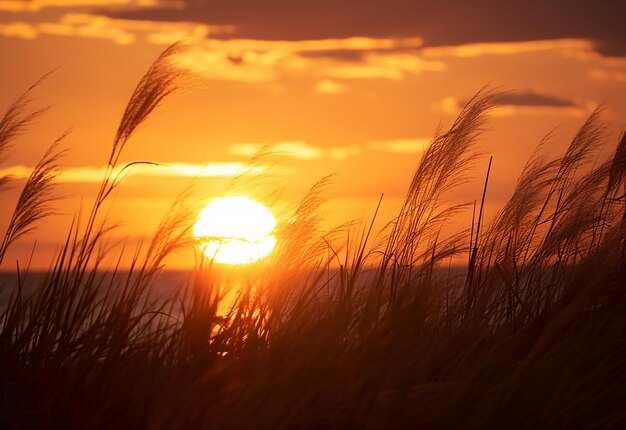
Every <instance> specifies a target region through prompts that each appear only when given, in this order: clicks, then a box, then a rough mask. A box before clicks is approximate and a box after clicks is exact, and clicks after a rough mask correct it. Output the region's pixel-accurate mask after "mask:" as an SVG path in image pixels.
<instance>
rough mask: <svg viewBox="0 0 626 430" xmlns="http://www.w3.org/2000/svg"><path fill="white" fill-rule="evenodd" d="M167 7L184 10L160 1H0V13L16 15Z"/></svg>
mask: <svg viewBox="0 0 626 430" xmlns="http://www.w3.org/2000/svg"><path fill="white" fill-rule="evenodd" d="M94 6H99V7H104V6H107V7H111V6H135V7H156V6H160V7H168V8H176V7H178V8H184V6H185V3H184V2H183V1H162V0H161V1H160V0H0V11H2V12H16V13H29V12H30V13H34V12H39V11H40V10H42V9H47V8H70V7H71V8H80V7H94Z"/></svg>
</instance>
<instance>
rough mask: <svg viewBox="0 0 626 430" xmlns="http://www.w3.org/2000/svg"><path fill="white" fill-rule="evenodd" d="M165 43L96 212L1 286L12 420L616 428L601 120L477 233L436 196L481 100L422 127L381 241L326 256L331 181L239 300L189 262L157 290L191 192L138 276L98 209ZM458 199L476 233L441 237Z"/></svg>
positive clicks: (465, 144) (31, 220) (618, 407)
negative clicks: (421, 146) (434, 130)
mask: <svg viewBox="0 0 626 430" xmlns="http://www.w3.org/2000/svg"><path fill="white" fill-rule="evenodd" d="M178 49H179V47H178V46H177V45H174V46H173V47H171V48H169V49H168V50H166V51H165V52H164V53H163V54H162V55H161V56H160V57H159V58H158V59H157V60H156V61H155V63H154V64H153V65H152V66H151V68H150V69H149V71H148V72H147V74H146V75H145V76H144V77H143V78H142V80H141V81H140V83H139V85H138V86H137V88H136V90H135V92H134V94H133V95H132V97H131V99H130V102H129V104H128V106H127V108H126V110H125V112H124V116H123V118H122V120H121V122H120V126H119V129H118V132H117V134H116V137H115V141H114V143H113V147H112V152H111V156H110V159H109V162H108V170H107V173H106V177H105V178H104V179H103V182H102V186H101V188H100V190H99V192H98V195H97V198H96V201H95V203H94V206H93V209H92V211H91V212H89V213H88V214H86V221H84V222H82V220H81V217H80V216H77V217H76V219H75V222H74V223H73V224H72V225H71V226H70V227H69V232H68V235H67V240H66V242H65V243H64V245H63V247H62V249H61V251H60V253H59V254H58V256H57V257H56V259H55V261H54V262H53V263H52V264H51V268H50V270H49V272H48V273H47V275H46V276H45V279H43V280H42V281H41V282H40V283H39V285H37V286H36V288H35V290H34V291H32V290H30V289H27V288H26V287H25V285H24V281H23V279H24V273H18V274H17V275H16V277H15V279H16V280H15V283H13V284H10V285H4V286H2V288H3V297H4V303H2V307H1V308H0V310H1V313H0V395H1V399H2V401H1V403H0V425H1V426H2V427H3V428H150V429H173V428H216V429H227V428H231V429H241V428H271V429H278V428H289V429H291V428H300V429H305V428H310V429H319V428H341V429H345V428H426V429H435V428H441V429H448V428H469V429H471V428H475V429H484V428H498V429H500V428H528V429H535V428H550V429H557V428H562V429H573V428H585V429H605V428H606V429H608V428H624V427H626V409H625V408H624V399H626V372H625V371H624V366H625V364H626V297H625V293H626V281H625V280H626V270H625V268H626V266H625V264H624V263H625V259H626V240H625V239H626V236H625V233H626V208H625V196H624V194H625V192H626V177H625V173H626V135H624V136H623V137H622V138H621V140H620V141H619V142H618V144H617V147H616V149H615V151H614V153H613V154H612V155H611V156H610V157H608V158H607V159H606V161H604V162H602V163H599V164H595V163H594V160H596V155H597V150H598V149H599V148H600V146H601V145H605V144H606V142H605V134H604V128H603V125H602V121H601V111H599V110H598V111H596V112H594V113H593V114H592V115H591V117H590V118H589V119H588V120H587V121H586V122H585V123H584V124H583V125H582V127H581V128H580V130H579V132H578V133H577V135H576V136H575V137H574V139H573V140H572V142H571V144H570V145H569V148H568V149H567V150H566V152H565V153H564V154H563V155H562V156H561V157H560V158H556V159H549V158H548V157H547V156H546V155H544V152H543V143H542V144H540V145H539V147H538V148H537V150H536V151H535V153H534V154H533V156H532V157H531V159H530V160H529V161H528V163H527V164H526V167H525V168H524V171H523V173H522V175H521V177H520V179H519V181H518V185H517V188H516V189H515V192H514V194H513V196H512V197H511V199H510V201H509V202H508V203H507V204H506V205H505V206H504V208H503V209H502V210H501V211H500V212H499V213H498V214H497V215H496V216H495V217H494V218H493V219H492V220H490V221H489V222H485V221H484V215H483V209H482V205H481V204H480V203H479V204H478V205H474V207H473V208H472V206H471V205H470V206H469V208H467V207H466V206H468V205H458V206H454V205H452V206H450V205H448V204H446V201H447V200H446V199H445V198H444V197H445V194H446V193H447V192H448V191H450V190H451V189H452V188H453V187H455V186H457V185H458V184H459V183H462V182H463V181H464V179H466V174H467V170H468V168H469V167H470V166H471V165H472V164H473V162H474V161H475V160H476V159H477V157H478V156H479V154H478V152H477V149H476V148H477V140H478V138H479V137H480V133H481V131H482V130H483V127H484V123H485V119H486V115H487V113H488V111H489V109H490V108H492V107H493V105H494V100H495V98H496V97H497V96H498V94H497V93H495V92H493V91H490V90H488V89H485V90H482V91H481V92H479V93H478V94H477V95H476V97H475V98H473V99H472V100H471V101H470V102H469V103H468V104H467V106H465V108H464V109H463V111H462V112H461V113H460V115H459V117H458V119H457V120H456V121H455V122H454V124H453V125H452V126H451V127H450V129H449V130H447V131H441V132H439V133H438V134H437V135H436V136H435V138H434V139H433V141H432V144H431V145H430V146H429V147H428V149H427V150H426V151H425V153H424V154H423V156H422V158H421V161H420V162H419V164H418V166H417V169H416V171H415V174H414V176H413V179H412V181H411V183H410V187H409V189H408V191H407V194H406V200H405V203H404V205H403V206H402V209H401V210H400V213H399V214H398V216H397V217H396V218H395V219H394V220H392V221H391V222H390V223H389V225H388V226H387V227H386V228H385V229H384V230H383V231H382V232H381V233H380V234H379V235H374V233H373V232H372V231H371V227H369V226H366V227H365V228H364V229H363V231H362V232H361V233H360V234H359V235H357V237H356V238H355V237H353V235H352V236H350V239H351V240H350V241H346V243H345V244H344V245H339V246H338V245H337V244H341V243H342V240H345V239H342V238H343V237H345V234H344V233H345V230H344V229H337V230H335V231H332V232H330V233H328V234H324V233H322V232H321V230H320V229H319V219H318V217H319V208H320V205H321V204H322V203H323V198H322V195H321V193H322V192H323V187H324V186H325V185H326V183H327V179H323V180H321V181H320V183H318V184H316V185H315V186H314V187H313V188H312V189H311V191H310V192H309V193H308V194H307V195H306V196H305V197H304V199H303V200H302V202H301V204H300V206H299V207H298V208H297V209H296V211H295V212H294V214H293V216H292V217H291V218H290V219H289V221H288V222H287V223H286V224H284V225H282V226H281V227H280V231H278V232H277V234H278V237H279V246H278V248H277V249H276V250H275V251H274V253H273V256H272V257H271V258H270V259H269V260H268V261H266V262H263V263H262V264H261V265H260V266H259V267H258V270H254V271H250V274H249V275H248V276H246V277H245V279H244V281H242V282H241V283H240V284H239V287H237V290H236V291H231V292H230V295H229V294H228V293H229V292H228V285H227V284H226V283H224V282H221V281H220V280H219V279H218V278H217V277H216V276H215V268H214V267H213V266H212V264H211V262H209V261H202V259H199V262H198V264H197V268H196V269H195V270H194V271H192V272H190V273H189V275H188V278H187V279H188V281H187V282H185V283H183V284H182V285H176V286H172V288H171V289H169V290H167V291H165V292H164V291H163V290H160V291H159V293H158V294H156V293H155V292H154V291H153V290H152V289H153V286H154V284H155V282H156V279H157V277H158V276H159V274H160V273H161V272H162V271H163V270H164V264H165V263H164V261H165V259H166V257H167V255H169V254H170V253H171V252H172V251H173V250H175V249H177V248H178V247H181V246H194V244H193V239H192V238H191V235H190V227H191V226H192V225H193V222H194V215H195V214H196V212H195V208H194V207H193V204H192V203H190V202H191V201H192V199H191V198H190V196H191V194H190V193H191V192H190V191H186V192H185V193H184V194H182V195H181V197H180V198H179V199H178V200H177V201H176V202H174V204H173V205H172V209H171V210H170V212H169V213H168V214H167V215H166V217H165V218H164V220H163V222H162V223H161V225H160V226H159V228H158V231H157V232H156V233H155V235H154V238H153V241H152V243H151V244H150V245H149V246H148V247H147V249H146V250H145V252H140V251H137V253H136V254H135V255H134V257H133V258H132V265H131V267H130V269H129V270H126V269H124V270H122V269H121V268H120V266H119V264H121V263H118V266H114V267H109V266H107V267H104V266H103V263H102V261H103V258H104V256H105V252H106V251H105V250H106V249H107V247H106V246H104V241H105V239H106V237H107V234H108V232H109V231H110V229H111V227H112V226H111V225H110V224H109V223H108V222H107V220H106V219H105V218H104V217H103V215H102V212H103V210H102V208H103V206H104V205H105V204H106V202H107V197H108V196H109V195H110V193H111V191H112V190H113V189H114V188H115V187H117V186H118V185H119V184H120V181H121V179H122V177H123V173H124V172H126V171H127V169H131V168H132V164H133V163H131V164H129V165H127V166H126V168H124V169H123V170H122V174H120V175H117V176H116V174H115V173H114V172H119V170H116V169H115V168H116V166H117V165H118V161H119V158H120V154H121V153H122V151H123V149H124V147H125V146H126V145H127V144H128V142H129V139H130V138H131V137H132V135H133V132H134V131H135V130H136V128H137V126H138V125H140V124H141V123H143V122H144V121H145V120H146V118H147V117H148V115H149V114H150V113H151V112H152V111H153V110H154V109H155V108H156V107H157V106H158V105H159V104H160V103H161V102H162V101H163V99H164V98H165V97H166V96H168V95H169V94H171V93H173V92H175V91H176V90H177V88H179V85H180V78H181V75H180V72H179V71H177V69H175V68H174V67H172V66H171V65H170V59H171V56H172V55H173V54H174V53H175V52H176V51H177V50H178ZM31 91H32V89H31V90H29V91H28V92H27V93H26V95H24V96H22V97H21V98H20V99H18V100H17V101H16V103H15V104H13V105H12V106H11V107H10V108H9V110H8V112H7V114H6V115H5V116H4V118H3V119H2V121H1V122H0V156H1V155H2V152H3V151H5V150H6V149H7V148H8V147H9V146H10V145H11V142H12V139H13V138H14V137H15V136H17V135H18V134H20V133H22V132H23V131H24V128H25V127H26V126H28V125H29V123H30V122H31V121H32V120H33V119H35V118H37V117H38V116H40V115H41V114H43V113H44V110H41V109H39V110H37V109H33V108H32V107H31V104H32V102H31V100H30V93H31ZM60 155H61V152H59V149H58V142H55V143H54V144H53V145H52V147H51V149H50V150H49V151H48V152H47V153H46V154H45V155H44V157H43V158H42V160H41V162H40V163H39V164H38V165H37V167H36V168H35V170H34V171H33V173H32V175H31V177H30V178H29V179H28V180H27V181H26V184H25V186H24V190H23V192H22V194H21V197H20V198H19V201H18V203H17V207H16V208H15V210H14V215H13V216H12V218H11V222H10V224H9V226H8V230H7V231H6V233H5V235H4V239H3V241H2V245H1V246H0V261H1V259H2V258H3V256H4V255H5V252H6V250H7V248H8V247H9V246H11V244H12V243H13V242H14V241H15V240H16V239H18V238H19V237H20V236H23V235H24V234H26V233H27V232H29V231H30V230H31V229H32V228H33V227H34V225H35V223H36V222H37V221H39V220H40V219H41V218H43V217H45V216H47V215H49V214H50V213H51V211H52V210H53V209H52V208H53V204H54V202H53V199H54V198H55V194H54V189H53V188H52V187H53V183H54V178H55V177H56V175H58V173H59V172H60V167H59V164H58V158H59V156H60ZM5 182H6V178H0V187H2V185H3V184H5ZM5 209H6V208H5V207H4V206H3V210H5ZM464 209H467V210H473V211H474V214H475V216H474V222H473V224H472V225H471V226H469V228H468V229H467V230H466V231H463V232H460V233H458V234H454V235H450V234H444V233H445V232H446V226H447V222H448V221H449V220H450V219H451V218H452V217H454V215H456V214H457V213H458V212H459V211H461V210H464ZM374 236H376V237H377V239H376V240H375V239H374ZM122 260H123V258H122V256H120V258H119V260H118V261H120V262H121V261H122ZM450 261H457V262H458V261H465V262H466V263H465V264H464V265H463V267H464V269H463V270H462V272H460V271H458V270H456V271H447V270H446V268H447V265H448V264H449V262H450ZM105 270H106V271H108V272H107V274H106V276H103V271H105ZM233 297H234V298H233Z"/></svg>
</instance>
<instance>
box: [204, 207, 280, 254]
mask: <svg viewBox="0 0 626 430" xmlns="http://www.w3.org/2000/svg"><path fill="white" fill-rule="evenodd" d="M275 227H276V219H275V218H274V215H272V213H271V212H270V211H269V210H268V209H267V208H266V207H265V206H263V205H262V204H260V203H258V202H255V201H254V200H251V199H249V198H247V197H241V196H233V197H219V198H216V199H214V200H213V201H211V203H209V204H208V205H207V206H206V207H205V208H204V209H202V211H201V212H200V216H199V217H198V221H197V222H196V224H195V226H194V229H193V232H194V236H195V237H196V239H197V240H198V241H199V243H200V249H201V250H202V252H204V255H206V256H207V257H208V258H210V259H212V260H214V261H216V262H217V263H224V264H250V263H254V262H256V261H259V260H260V259H262V258H264V257H266V256H267V255H268V254H269V253H270V252H272V249H274V245H276V238H275V237H274V235H273V232H274V228H275Z"/></svg>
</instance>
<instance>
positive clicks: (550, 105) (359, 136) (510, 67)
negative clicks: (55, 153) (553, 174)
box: [0, 0, 626, 270]
mask: <svg viewBox="0 0 626 430" xmlns="http://www.w3.org/2000/svg"><path fill="white" fill-rule="evenodd" d="M548 3H549V4H548ZM578 3H579V4H578ZM624 12H626V6H625V5H624V2H623V1H601V2H596V3H592V2H571V1H569V2H565V1H551V2H545V1H535V0H532V1H524V2H521V1H509V2H501V1H495V0H491V1H448V2H435V1H418V0H414V1H409V0H390V1H385V2H382V1H374V0H359V1H356V0H345V1H341V2H337V1H330V0H318V1H309V0H301V1H289V0H268V1H259V0H247V1H246V0H222V1H196V0H185V1H159V0H138V1H131V0H108V1H107V0H33V1H6V0H0V58H2V67H0V108H1V109H3V111H4V109H6V108H7V107H8V105H9V104H10V103H11V102H12V101H13V100H15V98H17V97H18V96H19V95H20V94H21V93H22V92H23V91H24V90H25V89H26V88H28V86H29V85H30V84H32V83H33V82H34V81H36V80H37V79H38V78H39V77H40V76H42V75H44V74H45V73H47V72H49V71H51V70H55V71H54V73H53V74H52V76H51V77H50V78H49V79H47V80H46V81H45V82H44V83H43V84H42V86H41V87H40V88H39V89H38V90H37V93H36V96H37V102H38V103H41V105H51V109H50V111H49V112H48V113H47V114H46V115H45V116H44V117H43V118H42V119H41V120H39V121H38V122H37V124H36V125H34V126H33V127H32V128H31V129H30V130H28V132H27V133H26V134H25V135H24V136H21V137H20V138H19V140H18V141H17V142H16V144H15V146H14V148H13V149H12V151H11V152H10V154H9V157H7V158H6V159H3V160H0V177H2V176H4V175H12V176H13V178H14V186H13V187H12V188H11V189H10V190H9V191H8V192H5V193H3V194H2V195H0V201H1V202H2V206H3V210H2V211H1V213H0V228H2V230H0V231H4V226H5V225H6V222H7V218H8V217H9V213H8V212H9V211H8V210H5V207H12V206H13V205H14V203H15V199H16V198H17V195H18V193H19V190H20V185H21V184H22V183H23V179H24V178H25V177H27V176H28V174H29V172H30V169H31V168H32V166H33V165H34V164H35V163H36V162H37V161H38V159H39V158H40V157H41V156H42V155H43V153H44V151H45V149H46V148H47V146H48V145H49V144H50V143H51V142H52V141H53V140H54V139H55V138H56V137H58V136H59V135H60V134H62V133H63V132H64V131H65V130H66V129H68V128H71V129H72V132H71V134H70V135H69V137H68V138H67V139H66V141H65V145H66V147H67V148H68V149H69V151H68V154H67V155H66V156H65V158H64V159H63V164H64V165H65V166H66V171H65V173H64V174H63V175H62V176H61V177H60V178H59V182H60V183H59V186H58V188H57V192H58V194H59V195H60V196H62V198H61V199H60V200H59V201H58V202H57V206H58V208H59V211H60V214H59V215H56V216H54V217H52V218H50V219H49V220H48V221H47V222H46V223H44V224H42V225H40V226H39V228H38V229H37V231H36V233H35V234H32V235H30V236H28V237H26V238H25V239H24V240H21V241H20V242H19V243H17V244H16V246H15V247H14V249H13V251H12V252H11V253H10V254H9V255H8V256H7V258H5V262H4V266H5V267H3V269H5V270H11V269H12V268H13V267H14V265H15V260H16V259H20V261H21V260H22V259H28V256H29V254H30V250H31V249H32V248H33V245H34V243H35V241H36V247H37V250H38V252H37V254H36V256H35V259H34V260H33V266H34V267H38V268H46V267H47V266H48V264H49V261H50V255H51V254H52V252H54V250H55V249H57V248H58V246H59V243H60V242H61V241H62V240H63V239H64V237H65V235H66V233H67V227H68V224H69V221H71V217H72V215H73V214H74V213H75V212H76V211H77V210H78V209H79V208H80V207H81V205H82V206H86V207H88V205H89V203H90V202H91V201H92V200H93V197H94V192H95V190H96V187H97V183H98V180H99V178H101V177H102V174H103V168H104V165H105V163H106V160H107V158H108V153H109V151H110V145H111V142H112V140H113V137H114V133H115V130H116V127H117V122H118V121H119V118H120V117H121V114H122V112H123V109H124V105H125V103H126V101H127V100H128V98H129V96H130V94H131V93H132V90H133V88H134V85H135V84H136V83H137V81H138V80H139V78H140V77H141V75H142V74H143V73H144V71H145V70H146V69H147V67H148V66H149V65H150V63H151V62H152V61H153V59H154V58H156V56H157V55H158V54H159V52H161V51H162V50H163V49H164V48H165V47H166V46H167V45H169V44H170V43H173V42H175V41H177V40H181V39H183V40H184V41H185V43H186V44H187V46H188V48H187V49H186V50H185V51H184V52H183V53H182V54H181V55H180V56H179V57H178V58H177V64H178V67H181V68H182V69H186V70H189V71H192V72H193V73H194V75H195V76H196V78H195V79H194V82H193V85H190V88H189V89H188V90H186V91H185V92H184V93H183V94H180V95H177V96H175V97H173V98H172V99H169V100H167V101H166V103H165V104H164V105H163V106H162V107H161V108H160V109H159V110H158V111H157V112H156V113H155V114H154V116H153V117H152V118H151V119H150V120H149V121H148V123H147V124H146V125H144V126H142V127H141V129H140V130H139V131H138V133H137V134H136V135H135V136H134V137H133V139H132V141H131V142H130V144H129V146H128V147H127V149H126V150H125V152H124V154H123V161H125V162H130V161H136V160H149V161H152V162H157V163H160V164H162V166H143V167H141V168H138V169H136V170H135V171H134V172H133V173H132V174H131V175H130V176H129V177H128V178H127V180H126V183H125V184H124V186H123V187H122V188H121V189H120V190H119V191H118V192H117V193H116V195H115V196H114V199H115V201H114V208H115V209H111V214H112V216H113V217H114V218H115V219H116V220H118V221H119V222H120V227H119V228H118V229H117V230H116V231H115V232H114V236H113V237H114V238H116V239H119V240H122V239H124V238H126V239H128V240H129V242H130V243H133V244H134V243H138V242H140V241H142V240H145V238H147V237H150V234H151V232H152V231H154V229H155V228H156V226H157V224H158V222H159V220H160V219H161V217H162V216H163V214H164V213H165V211H166V210H167V208H168V207H169V205H170V204H171V202H172V200H173V199H174V198H175V197H176V195H177V194H178V193H179V192H180V191H181V190H182V189H184V188H185V187H186V185H187V184H188V183H189V181H190V180H191V178H193V177H195V176H198V179H197V180H196V182H197V183H196V185H195V186H196V189H197V190H198V191H197V193H198V197H199V198H206V199H210V198H211V197H215V196H219V195H222V194H224V193H225V192H229V190H231V189H232V188H230V187H229V184H231V183H232V180H233V177H235V176H236V175H237V174H239V173H240V172H241V171H242V170H241V169H246V168H247V167H246V166H247V163H248V162H249V160H250V159H251V157H253V156H254V155H255V154H256V153H257V151H258V150H259V149H262V148H264V149H265V150H268V151H270V152H273V153H274V154H273V155H272V156H270V157H268V158H267V159H264V160H262V162H261V164H260V165H257V166H256V167H255V168H254V169H253V170H251V171H250V172H248V175H247V176H248V177H247V180H246V181H245V184H244V185H241V184H239V185H236V187H239V188H238V189H237V191H238V192H241V193H245V194H248V195H249V196H250V197H253V198H257V199H259V200H261V201H263V202H264V203H267V204H268V205H269V206H270V207H271V208H272V209H273V210H274V212H275V213H276V215H277V216H278V217H279V219H280V217H281V216H283V215H284V216H286V214H287V213H288V212H289V208H292V207H293V206H294V205H295V204H297V202H298V201H299V199H300V198H302V196H303V195H304V193H305V192H306V190H307V189H308V188H309V187H310V186H311V185H313V184H314V183H315V182H316V181H317V180H319V179H320V178H322V177H324V176H326V175H329V174H335V176H334V179H333V185H332V186H331V187H329V188H328V189H327V190H326V197H327V198H328V204H327V205H326V208H325V223H326V224H327V226H328V227H332V226H335V225H338V224H341V223H344V222H348V221H350V220H357V221H358V220H362V219H364V218H367V217H370V216H371V215H372V214H373V212H374V210H375V208H376V203H377V201H378V199H379V197H380V195H381V194H382V193H384V194H385V197H384V200H383V207H382V211H381V216H380V219H381V222H384V221H388V220H389V219H390V218H391V216H392V215H393V213H394V211H395V210H396V209H397V207H398V205H399V204H400V202H401V201H402V197H403V194H404V192H405V191H406V188H407V186H408V182H409V180H410V176H411V173H412V171H413V169H414V168H415V166H416V164H417V162H418V161H419V156H420V153H421V152H422V151H423V150H424V148H426V147H427V146H428V144H429V141H430V139H431V138H432V136H433V134H434V133H435V131H436V130H437V129H438V127H439V126H441V127H443V128H445V127H446V126H449V125H450V124H451V123H452V121H453V120H454V118H455V115H456V114H458V112H459V110H460V108H461V107H462V105H463V104H464V103H465V102H466V101H467V100H469V98H470V97H471V96H472V95H473V94H475V93H476V92H477V91H478V90H480V89H481V88H482V87H483V86H485V85H487V84H489V85H491V86H492V87H499V88H502V89H503V90H507V91H508V92H507V93H506V94H505V95H503V96H502V97H501V98H500V99H499V102H498V103H499V105H498V107H497V108H496V109H495V111H494V112H493V118H492V119H491V121H490V122H489V129H488V130H487V131H486V133H485V134H484V136H483V138H482V139H481V149H482V150H483V152H484V154H485V156H486V158H484V159H481V160H480V161H479V162H478V163H477V165H476V169H475V170H474V173H475V176H476V179H475V180H472V181H469V182H468V183H467V184H463V185H462V186H461V187H460V188H458V189H457V191H456V192H455V194H454V195H453V196H451V198H455V201H458V202H464V201H473V200H475V199H478V198H480V194H481V192H482V184H481V183H482V181H483V177H484V171H485V170H486V166H487V156H488V155H493V157H494V159H493V168H492V179H491V181H490V188H489V193H488V198H487V210H488V213H493V211H495V210H496V209H497V208H499V207H501V206H502V204H503V203H504V202H505V201H506V199H507V197H508V196H509V195H510V193H511V191H512V189H513V187H514V186H515V183H516V180H517V176H518V175H519V173H520V171H521V169H522V167H523V165H524V163H525V161H526V159H527V157H528V156H529V155H530V154H531V153H532V151H533V149H534V148H535V146H536V145H537V144H538V143H539V142H540V141H541V139H542V138H543V137H544V136H545V135H547V134H548V133H552V136H551V139H550V141H549V146H548V150H549V151H550V152H551V153H553V154H558V152H559V151H561V150H563V149H564V148H565V146H566V145H567V143H568V142H569V140H571V138H572V137H573V135H574V133H575V131H576V129H577V128H578V127H579V126H580V125H581V124H582V122H583V121H584V120H585V118H586V116H588V115H589V114H590V113H591V112H592V111H593V109H595V108H596V107H597V106H598V105H601V104H604V105H606V106H607V110H606V112H605V114H604V118H605V121H606V123H607V125H608V127H607V141H608V142H609V143H611V144H613V143H614V142H616V139H617V134H618V133H619V132H620V131H621V130H622V129H623V127H624V113H625V112H626V26H624V25H623V17H624ZM611 149H612V148H611V147H607V148H605V151H609V150H611ZM255 178H257V179H255ZM176 264H178V265H180V266H181V267H183V266H185V264H187V263H186V262H185V261H184V258H183V257H181V258H180V259H179V260H178V261H177V262H176Z"/></svg>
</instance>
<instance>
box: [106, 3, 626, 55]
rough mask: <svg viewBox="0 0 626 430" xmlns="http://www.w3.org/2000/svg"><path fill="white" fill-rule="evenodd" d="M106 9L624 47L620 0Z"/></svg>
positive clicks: (440, 42) (279, 27) (336, 31)
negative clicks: (579, 41)
mask: <svg viewBox="0 0 626 430" xmlns="http://www.w3.org/2000/svg"><path fill="white" fill-rule="evenodd" d="M109 15H110V16H115V17H121V18H127V19H136V20H157V21H192V22H199V23H204V24H218V25H235V26H237V28H238V33H237V36H238V37H246V38H254V39H266V40H306V39H322V38H340V37H350V36H369V37H422V38H423V39H424V42H425V45H426V46H445V45H460V44H466V43H479V42H516V41H528V40H544V39H560V38H584V39H590V40H593V41H594V43H595V44H596V49H597V50H598V51H599V52H600V53H602V54H604V55H612V56H624V55H626V25H624V24H623V17H624V16H625V15H626V2H624V1H623V0H604V1H602V0H598V1H596V2H589V1H576V0H569V1H563V0H552V1H549V0H548V1H546V0H525V1H520V0H509V1H501V0H482V1H480V0H464V1H458V0H455V1H433V0H387V1H384V2H383V1H379V0H342V1H336V0H300V1H293V0H265V1H261V0H203V1H201V0H186V1H185V6H184V7H183V8H167V7H162V8H149V9H137V10H133V11H124V12H119V11H117V12H110V13H109Z"/></svg>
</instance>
